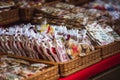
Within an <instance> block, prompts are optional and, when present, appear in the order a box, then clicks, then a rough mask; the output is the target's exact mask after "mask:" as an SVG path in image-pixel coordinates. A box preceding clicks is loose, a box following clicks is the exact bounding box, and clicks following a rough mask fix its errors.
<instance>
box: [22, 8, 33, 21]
mask: <svg viewBox="0 0 120 80" xmlns="http://www.w3.org/2000/svg"><path fill="white" fill-rule="evenodd" d="M33 13H34V8H33V7H31V8H20V19H21V20H22V21H31V19H32V17H33Z"/></svg>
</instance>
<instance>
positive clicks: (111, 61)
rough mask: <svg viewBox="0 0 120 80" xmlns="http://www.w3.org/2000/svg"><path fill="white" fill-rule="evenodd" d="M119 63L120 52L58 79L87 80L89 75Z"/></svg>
mask: <svg viewBox="0 0 120 80" xmlns="http://www.w3.org/2000/svg"><path fill="white" fill-rule="evenodd" d="M119 63H120V53H118V54H116V55H114V56H112V57H109V58H107V59H104V60H102V61H100V62H98V63H96V64H94V65H92V66H90V67H88V68H85V69H83V70H81V71H78V72H76V73H74V74H72V75H70V76H68V77H65V78H60V79H59V80H88V79H89V78H90V77H92V76H94V75H96V74H98V73H100V72H102V71H105V70H107V69H109V68H111V67H113V66H115V65H117V64H119Z"/></svg>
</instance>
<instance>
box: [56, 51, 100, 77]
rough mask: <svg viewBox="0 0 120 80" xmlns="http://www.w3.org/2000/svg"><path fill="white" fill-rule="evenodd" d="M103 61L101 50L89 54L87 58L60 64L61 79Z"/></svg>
mask: <svg viewBox="0 0 120 80" xmlns="http://www.w3.org/2000/svg"><path fill="white" fill-rule="evenodd" d="M100 60H101V53H100V49H98V50H95V51H93V52H91V53H89V54H88V55H86V56H83V57H78V58H76V59H74V60H70V61H68V62H65V63H58V65H59V73H60V76H61V77H66V76H69V75H71V74H73V73H75V72H77V71H79V70H82V69H84V68H86V67H88V66H90V65H92V64H95V63H97V62H99V61H100Z"/></svg>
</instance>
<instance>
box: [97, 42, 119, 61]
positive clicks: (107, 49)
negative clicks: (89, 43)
mask: <svg viewBox="0 0 120 80" xmlns="http://www.w3.org/2000/svg"><path fill="white" fill-rule="evenodd" d="M96 48H98V49H101V53H102V58H103V59H104V58H107V57H110V56H112V55H115V54H116V53H118V52H120V43H119V42H118V41H116V42H113V43H110V44H108V45H105V46H97V47H96Z"/></svg>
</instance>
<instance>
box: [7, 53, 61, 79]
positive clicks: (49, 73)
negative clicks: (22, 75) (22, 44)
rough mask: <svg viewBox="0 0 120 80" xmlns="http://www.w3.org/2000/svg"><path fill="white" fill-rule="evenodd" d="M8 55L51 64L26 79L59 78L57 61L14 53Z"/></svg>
mask: <svg viewBox="0 0 120 80" xmlns="http://www.w3.org/2000/svg"><path fill="white" fill-rule="evenodd" d="M7 56H8V57H12V58H18V59H23V60H26V61H29V62H35V63H45V64H48V65H51V66H50V67H48V68H47V69H45V70H43V71H40V72H38V73H36V74H35V75H34V76H31V77H29V78H27V79H25V80H58V78H59V74H58V66H57V65H56V64H55V63H51V62H48V61H43V60H36V59H30V58H26V57H19V56H14V55H9V54H7Z"/></svg>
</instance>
